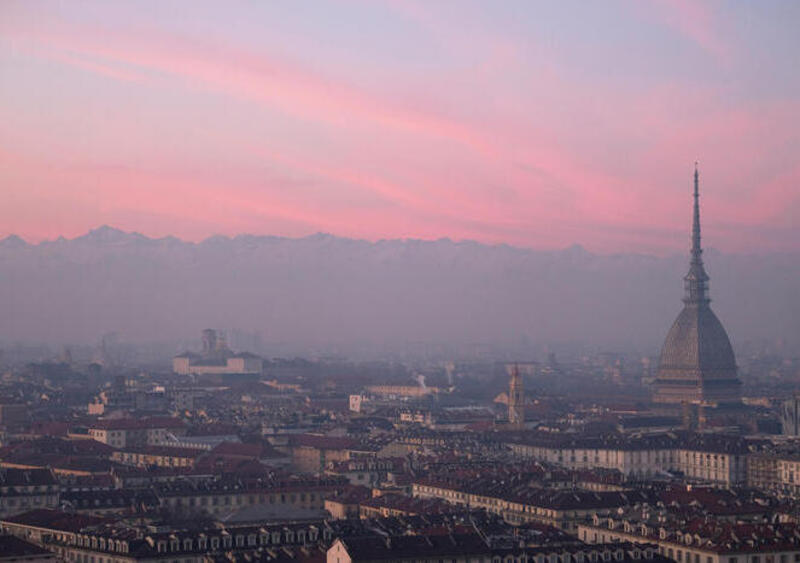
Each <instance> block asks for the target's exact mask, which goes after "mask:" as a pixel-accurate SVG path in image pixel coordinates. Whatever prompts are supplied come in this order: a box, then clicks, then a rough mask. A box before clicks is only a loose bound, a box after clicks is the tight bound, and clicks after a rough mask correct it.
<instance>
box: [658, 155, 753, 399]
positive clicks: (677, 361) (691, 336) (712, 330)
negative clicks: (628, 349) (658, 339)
mask: <svg viewBox="0 0 800 563" xmlns="http://www.w3.org/2000/svg"><path fill="white" fill-rule="evenodd" d="M702 254H703V249H702V246H701V244H700V191H699V175H698V172H697V166H696V165H695V170H694V221H693V225H692V252H691V262H690V266H689V273H688V274H686V276H685V277H684V278H683V279H684V285H685V288H686V295H685V297H684V298H683V303H684V306H683V310H682V311H681V313H680V314H679V315H678V318H677V319H676V320H675V322H674V323H673V325H672V328H670V330H669V334H667V339H666V340H665V342H664V347H663V348H662V349H661V358H660V361H659V366H658V375H657V377H656V380H655V395H654V401H655V402H657V403H683V402H688V403H692V402H702V403H712V404H724V403H738V402H739V401H740V400H741V381H740V380H739V378H738V377H737V374H736V358H735V357H734V355H733V348H732V347H731V343H730V340H729V339H728V334H727V333H726V332H725V328H724V327H723V326H722V323H721V322H720V321H719V319H718V318H717V316H716V315H715V314H714V312H713V311H712V310H711V306H710V305H709V303H710V302H711V299H709V297H708V279H709V278H708V274H706V271H705V268H704V266H703V258H702Z"/></svg>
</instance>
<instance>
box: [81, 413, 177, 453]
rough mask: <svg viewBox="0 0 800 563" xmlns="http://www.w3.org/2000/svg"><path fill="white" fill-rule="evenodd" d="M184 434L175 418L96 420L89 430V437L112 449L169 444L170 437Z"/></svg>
mask: <svg viewBox="0 0 800 563" xmlns="http://www.w3.org/2000/svg"><path fill="white" fill-rule="evenodd" d="M185 433H186V428H185V426H184V424H183V423H182V422H181V421H180V420H179V419H177V418H170V417H152V418H141V419H140V418H115V419H108V420H98V421H96V422H95V423H94V424H93V425H91V426H90V428H89V436H90V437H91V438H93V439H94V440H97V441H98V442H102V443H103V444H106V445H109V446H111V447H113V448H128V447H140V446H147V445H150V446H159V445H164V444H171V442H172V441H173V440H172V437H174V436H182V435H184V434H185Z"/></svg>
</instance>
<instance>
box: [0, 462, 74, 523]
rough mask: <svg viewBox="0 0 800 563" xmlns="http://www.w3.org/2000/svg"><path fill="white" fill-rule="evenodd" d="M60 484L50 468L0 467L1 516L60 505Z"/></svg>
mask: <svg viewBox="0 0 800 563" xmlns="http://www.w3.org/2000/svg"><path fill="white" fill-rule="evenodd" d="M59 489H60V487H59V484H58V481H56V478H55V476H54V475H53V472H52V471H50V470H49V469H18V468H10V467H3V468H0V518H4V517H6V516H12V515H14V514H19V513H21V512H27V511H28V510H32V509H35V508H55V507H56V506H58V493H59Z"/></svg>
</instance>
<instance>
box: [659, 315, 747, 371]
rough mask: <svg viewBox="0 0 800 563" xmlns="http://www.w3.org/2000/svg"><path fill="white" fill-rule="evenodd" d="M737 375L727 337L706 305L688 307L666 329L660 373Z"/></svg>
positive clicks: (734, 359) (720, 324) (734, 360)
mask: <svg viewBox="0 0 800 563" xmlns="http://www.w3.org/2000/svg"><path fill="white" fill-rule="evenodd" d="M673 370H674V371H676V372H684V373H686V372H690V373H694V374H696V375H703V374H704V373H709V372H711V373H714V372H716V373H720V372H723V373H724V372H728V374H735V373H736V358H735V356H734V354H733V348H732V347H731V342H730V339H729V338H728V334H727V333H726V332H725V328H724V327H723V326H722V323H721V322H720V321H719V319H718V318H717V316H716V315H715V314H714V311H712V310H711V307H709V306H708V305H706V304H700V305H698V304H687V305H686V306H685V307H684V308H683V310H682V311H681V313H680V315H678V318H677V319H675V322H674V323H673V324H672V328H670V329H669V333H668V334H667V339H666V340H665V341H664V347H663V348H662V349H661V360H660V361H659V371H662V372H664V371H673Z"/></svg>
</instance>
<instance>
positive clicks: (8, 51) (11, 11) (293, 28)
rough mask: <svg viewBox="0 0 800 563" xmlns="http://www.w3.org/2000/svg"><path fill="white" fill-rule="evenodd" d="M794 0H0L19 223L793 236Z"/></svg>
mask: <svg viewBox="0 0 800 563" xmlns="http://www.w3.org/2000/svg"><path fill="white" fill-rule="evenodd" d="M799 27H800V2H796V1H794V0H786V1H782V2H781V1H772V0H764V1H759V2H751V1H734V0H730V1H726V2H715V1H700V0H698V1H689V0H685V1H672V2H670V1H661V0H653V1H649V2H640V1H633V0H631V1H612V0H608V1H603V2H583V1H577V0H575V1H572V0H559V1H558V2H555V1H551V2H540V1H532V0H520V1H513V0H503V1H499V2H486V1H476V2H472V1H469V0H458V1H456V0H453V1H446V0H434V1H430V0H420V1H414V0H411V1H408V2H405V1H400V0H387V1H384V2H380V1H366V0H341V1H335V2H334V1H326V0H314V1H305V0H296V1H292V2H256V1H248V2H244V1H238V0H226V1H225V2H219V1H215V2H204V1H200V0H194V1H186V2H178V1H141V2H117V1H97V2H88V1H81V0H71V1H53V2H39V1H36V0H24V1H23V0H19V1H17V0H4V1H3V2H0V237H2V236H5V235H8V234H12V233H14V234H17V235H19V236H22V237H23V238H25V239H26V240H29V241H31V242H37V241H41V240H47V239H53V238H56V237H58V236H65V237H67V238H72V237H75V236H78V235H81V234H83V233H85V232H86V231H88V230H89V229H92V228H95V227H97V226H99V225H103V224H108V225H113V226H115V227H118V228H120V229H123V230H127V231H138V232H141V233H144V234H146V235H148V236H154V237H160V236H167V235H175V236H178V237H181V238H184V239H187V240H202V239H204V238H206V237H209V236H211V235H214V234H223V235H229V236H233V235H236V234H239V233H253V234H268V235H282V236H292V237H295V236H305V235H308V234H312V233H316V232H326V233H332V234H335V235H339V236H346V237H355V238H364V239H369V240H377V239H383V238H406V237H409V238H423V239H437V238H442V237H448V238H451V239H457V240H460V239H472V240H477V241H481V242H486V243H508V244H512V245H517V246H524V247H532V248H541V249H550V248H564V247H568V246H570V245H573V244H580V245H582V246H584V247H585V248H587V249H589V250H592V251H595V252H601V253H614V252H643V253H652V254H667V253H673V252H681V251H685V250H686V249H687V248H688V246H689V228H690V221H691V208H690V205H691V174H692V169H693V166H694V162H695V161H699V162H700V173H701V193H702V202H703V228H704V237H705V242H706V244H707V245H708V246H712V247H714V248H717V249H719V250H722V251H724V252H775V251H791V252H794V251H798V250H800V158H798V156H799V155H800V72H798V70H797V69H798V68H800V33H797V29H798V28H799Z"/></svg>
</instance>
